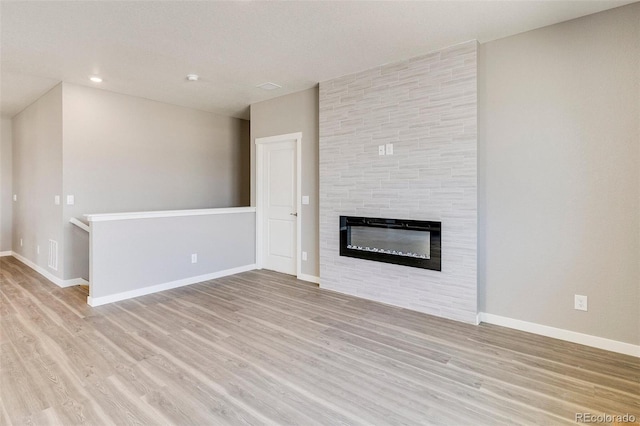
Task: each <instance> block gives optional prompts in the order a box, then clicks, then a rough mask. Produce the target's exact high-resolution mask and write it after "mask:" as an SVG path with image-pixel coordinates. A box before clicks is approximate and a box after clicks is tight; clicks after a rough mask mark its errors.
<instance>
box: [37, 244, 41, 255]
mask: <svg viewBox="0 0 640 426" xmlns="http://www.w3.org/2000/svg"><path fill="white" fill-rule="evenodd" d="M36 253H37V254H40V244H38V245H37V246H36Z"/></svg>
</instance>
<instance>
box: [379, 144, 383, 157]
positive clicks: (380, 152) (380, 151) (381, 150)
mask: <svg viewBox="0 0 640 426" xmlns="http://www.w3.org/2000/svg"><path fill="white" fill-rule="evenodd" d="M378 155H384V145H379V146H378Z"/></svg>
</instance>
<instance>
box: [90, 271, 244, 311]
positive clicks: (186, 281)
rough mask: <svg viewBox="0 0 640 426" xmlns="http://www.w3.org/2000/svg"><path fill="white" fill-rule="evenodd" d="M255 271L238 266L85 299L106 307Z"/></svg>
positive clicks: (92, 303) (91, 303) (94, 304)
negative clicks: (160, 292)
mask: <svg viewBox="0 0 640 426" xmlns="http://www.w3.org/2000/svg"><path fill="white" fill-rule="evenodd" d="M254 269H256V265H255V264H251V265H245V266H239V267H237V268H231V269H225V270H223V271H218V272H212V273H210V274H205V275H198V276H195V277H189V278H183V279H180V280H175V281H170V282H167V283H162V284H156V285H152V286H148V287H143V288H139V289H135V290H130V291H124V292H122V293H116V294H110V295H108V296H101V297H91V296H89V297H87V303H88V304H89V306H94V307H95V306H100V305H106V304H107V303H113V302H119V301H121V300H127V299H133V298H134V297H140V296H144V295H147V294H151V293H157V292H159V291H165V290H171V289H172V288H178V287H183V286H185V285H190V284H196V283H200V282H202V281H208V280H213V279H215V278H221V277H226V276H228V275H234V274H239V273H241V272H246V271H252V270H254Z"/></svg>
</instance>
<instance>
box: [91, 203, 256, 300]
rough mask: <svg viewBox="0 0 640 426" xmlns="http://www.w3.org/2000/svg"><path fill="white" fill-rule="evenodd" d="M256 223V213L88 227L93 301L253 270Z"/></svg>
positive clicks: (125, 221)
mask: <svg viewBox="0 0 640 426" xmlns="http://www.w3.org/2000/svg"><path fill="white" fill-rule="evenodd" d="M255 222H256V217H255V213H230V214H216V215H206V216H183V217H165V218H153V219H130V220H118V221H109V222H92V223H91V252H92V271H91V272H92V276H91V297H92V298H98V297H105V296H112V295H115V294H118V293H122V292H126V291H133V290H139V289H143V288H145V287H150V286H154V285H159V284H165V283H168V282H172V281H177V280H181V279H186V278H191V277H197V276H200V275H206V274H211V273H214V272H219V271H223V270H227V269H232V268H237V267H242V266H247V265H253V264H255ZM193 253H197V255H198V263H195V264H194V263H191V254H193Z"/></svg>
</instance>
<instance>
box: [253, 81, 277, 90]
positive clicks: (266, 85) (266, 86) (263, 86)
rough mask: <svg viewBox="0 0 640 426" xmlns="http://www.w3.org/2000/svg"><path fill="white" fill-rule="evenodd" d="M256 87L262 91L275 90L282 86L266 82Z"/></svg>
mask: <svg viewBox="0 0 640 426" xmlns="http://www.w3.org/2000/svg"><path fill="white" fill-rule="evenodd" d="M258 87H259V88H261V89H264V90H275V89H280V88H281V87H282V86H280V85H279V84H275V83H271V82H267V83H262V84H259V85H258Z"/></svg>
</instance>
